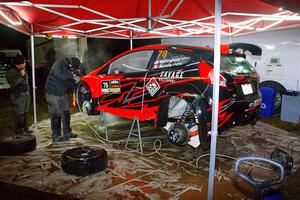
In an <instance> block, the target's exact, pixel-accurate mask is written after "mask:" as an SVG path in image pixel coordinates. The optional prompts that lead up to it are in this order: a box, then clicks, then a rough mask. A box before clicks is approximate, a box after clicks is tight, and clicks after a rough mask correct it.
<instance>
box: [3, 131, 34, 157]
mask: <svg viewBox="0 0 300 200" xmlns="http://www.w3.org/2000/svg"><path fill="white" fill-rule="evenodd" d="M35 148H36V138H35V136H34V135H27V134H22V135H16V136H15V137H7V138H4V139H3V140H1V141H0V155H20V154H23V153H27V152H29V151H32V150H34V149H35Z"/></svg>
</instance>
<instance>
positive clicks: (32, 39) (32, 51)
mask: <svg viewBox="0 0 300 200" xmlns="http://www.w3.org/2000/svg"><path fill="white" fill-rule="evenodd" d="M30 47H31V68H32V69H31V70H32V101H33V123H34V126H35V125H36V123H37V118H36V94H35V90H36V87H35V62H34V32H33V24H31V33H30Z"/></svg>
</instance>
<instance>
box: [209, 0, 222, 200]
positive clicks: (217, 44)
mask: <svg viewBox="0 0 300 200" xmlns="http://www.w3.org/2000/svg"><path fill="white" fill-rule="evenodd" d="M221 6H222V0H215V35H214V81H213V105H212V129H211V145H210V160H209V178H208V195H207V199H209V200H212V199H213V191H214V177H215V161H216V146H217V136H218V114H219V85H220V82H219V81H220V59H221V55H220V53H221V12H222V11H221V8H222V7H221Z"/></svg>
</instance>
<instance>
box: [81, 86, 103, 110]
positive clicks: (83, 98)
mask: <svg viewBox="0 0 300 200" xmlns="http://www.w3.org/2000/svg"><path fill="white" fill-rule="evenodd" d="M82 89H84V91H85V92H84V93H83V92H82V91H83V90H82ZM91 99H92V97H91V90H90V88H89V87H88V85H87V84H85V83H81V84H80V85H79V86H78V87H77V99H76V101H77V102H78V104H79V106H80V110H81V111H83V110H84V109H83V104H84V102H85V101H87V102H88V104H89V108H90V110H89V111H88V112H87V114H88V115H99V114H100V112H98V111H97V110H96V102H95V101H94V99H92V101H91Z"/></svg>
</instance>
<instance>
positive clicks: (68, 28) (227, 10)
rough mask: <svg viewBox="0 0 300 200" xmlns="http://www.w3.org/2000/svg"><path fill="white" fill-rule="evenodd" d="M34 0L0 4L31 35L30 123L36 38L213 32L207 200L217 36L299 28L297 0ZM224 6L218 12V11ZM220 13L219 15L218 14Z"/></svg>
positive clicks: (7, 19) (4, 17) (3, 18)
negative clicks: (244, 0)
mask: <svg viewBox="0 0 300 200" xmlns="http://www.w3.org/2000/svg"><path fill="white" fill-rule="evenodd" d="M124 2H125V1H122V0H114V1H112V0H102V1H97V0H90V1H86V0H60V1H58V0H34V1H22V2H2V3H1V2H0V22H1V23H3V24H5V25H8V26H10V27H13V28H14V29H17V30H19V31H21V32H23V33H27V34H30V36H31V55H32V67H33V70H32V73H33V74H32V78H33V104H34V122H35V123H36V107H35V74H34V36H46V37H62V36H65V37H66V36H67V37H69V38H70V37H75V38H76V37H77V36H85V37H101V38H123V39H130V40H131V46H132V39H135V38H162V37H190V36H198V37H199V36H210V35H212V34H214V70H215V73H214V84H213V106H212V113H213V114H212V130H211V138H212V139H211V149H210V169H209V185H208V199H212V198H213V184H214V171H215V156H216V138H217V135H218V130H217V129H218V103H219V73H220V43H221V35H224V36H234V35H240V34H245V33H249V32H255V31H265V30H268V29H270V28H286V27H291V26H299V25H300V17H299V16H298V14H297V13H294V12H291V11H288V10H285V9H284V8H282V7H278V6H279V5H284V6H285V7H286V8H293V10H294V11H296V12H297V11H298V8H300V5H299V3H298V1H297V0H291V1H289V3H286V2H284V1H281V0H277V1H271V0H251V1H249V2H247V3H248V4H247V3H245V2H242V3H241V1H239V0H223V4H222V3H221V0H215V1H214V0H207V1H201V0H164V1H163V0H128V1H126V3H125V4H124ZM221 7H222V8H221ZM221 10H222V11H223V12H222V11H221Z"/></svg>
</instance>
